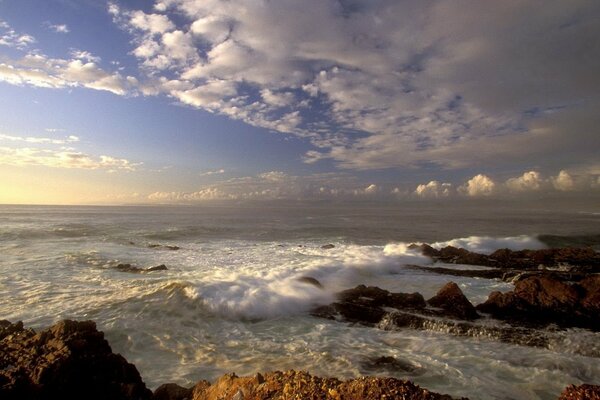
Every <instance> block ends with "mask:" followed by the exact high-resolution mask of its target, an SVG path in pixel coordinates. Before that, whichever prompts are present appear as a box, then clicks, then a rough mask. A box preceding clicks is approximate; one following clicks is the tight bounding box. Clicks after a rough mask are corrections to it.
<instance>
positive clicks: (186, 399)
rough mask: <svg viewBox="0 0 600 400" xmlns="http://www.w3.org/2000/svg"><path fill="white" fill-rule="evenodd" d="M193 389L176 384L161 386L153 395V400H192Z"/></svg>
mask: <svg viewBox="0 0 600 400" xmlns="http://www.w3.org/2000/svg"><path fill="white" fill-rule="evenodd" d="M192 393H193V390H192V389H186V388H184V387H181V386H179V385H176V384H174V383H165V384H164V385H160V386H159V387H158V388H157V389H156V390H155V391H154V395H153V400H190V399H191V398H192Z"/></svg>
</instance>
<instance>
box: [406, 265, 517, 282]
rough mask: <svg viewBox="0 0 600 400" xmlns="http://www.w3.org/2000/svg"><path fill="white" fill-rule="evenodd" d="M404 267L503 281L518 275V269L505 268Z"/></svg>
mask: <svg viewBox="0 0 600 400" xmlns="http://www.w3.org/2000/svg"><path fill="white" fill-rule="evenodd" d="M405 268H410V269H416V270H419V271H427V272H431V273H434V274H442V275H450V276H466V277H469V278H485V279H502V280H503V281H511V280H512V279H514V278H515V277H517V276H519V275H520V274H521V272H520V271H519V270H506V269H497V268H493V269H491V268H490V269H454V268H443V267H424V266H422V265H406V266H405Z"/></svg>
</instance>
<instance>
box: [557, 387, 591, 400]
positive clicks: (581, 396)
mask: <svg viewBox="0 0 600 400" xmlns="http://www.w3.org/2000/svg"><path fill="white" fill-rule="evenodd" d="M558 400H600V386H598V385H587V384H583V385H580V386H575V385H569V386H567V387H566V388H565V390H563V392H562V393H561V394H560V397H559V398H558Z"/></svg>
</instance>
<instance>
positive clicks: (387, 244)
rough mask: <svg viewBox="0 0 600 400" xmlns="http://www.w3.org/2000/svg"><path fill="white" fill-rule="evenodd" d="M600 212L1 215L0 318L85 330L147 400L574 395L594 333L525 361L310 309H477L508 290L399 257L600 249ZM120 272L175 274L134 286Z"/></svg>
mask: <svg viewBox="0 0 600 400" xmlns="http://www.w3.org/2000/svg"><path fill="white" fill-rule="evenodd" d="M598 208H599V207H598V206H596V205H595V204H594V203H591V204H579V205H578V206H576V207H574V206H573V205H572V204H553V205H548V204H546V205H545V206H544V207H542V206H540V205H539V204H535V203H534V204H529V205H525V204H521V205H518V206H517V205H515V204H514V203H499V202H495V203H492V202H477V203H476V202H464V203H405V204H402V205H394V206H390V205H388V206H366V205H363V206H359V205H351V206H347V205H346V206H342V205H335V206H334V205H319V206H310V207H307V206H282V205H281V204H275V205H270V206H269V207H265V206H254V207H252V206H227V207H225V206H222V207H216V206H214V207H209V206H205V207H199V206H194V207H191V206H188V207H186V206H179V207H166V206H165V207H147V206H139V207H51V206H0V319H8V320H11V321H17V320H22V321H23V322H24V323H25V324H26V325H27V326H30V327H33V328H35V329H42V328H45V327H47V326H49V325H51V324H53V323H55V322H57V321H59V320H61V319H65V318H70V319H78V320H85V319H92V320H94V321H96V323H97V325H98V328H99V329H100V330H102V331H104V332H105V334H106V338H107V339H108V340H109V342H110V344H111V346H112V348H113V350H114V351H115V352H118V353H121V354H123V355H124V356H125V357H126V358H127V359H128V361H130V362H132V363H134V364H135V365H136V366H137V368H138V370H139V371H140V373H141V375H142V377H143V379H144V381H145V382H146V384H147V385H148V386H149V387H151V388H155V387H157V386H158V385H160V384H162V383H166V382H176V383H179V384H180V385H184V386H186V385H187V386H189V385H192V384H193V383H194V382H196V381H198V380H200V379H207V380H213V379H215V378H217V377H218V376H220V375H222V374H224V373H229V372H235V373H236V374H238V375H244V374H253V373H255V372H257V371H270V370H284V369H290V368H293V369H302V370H307V371H309V372H311V373H313V374H317V375H321V376H335V377H338V378H353V377H357V376H360V375H364V374H370V375H381V376H394V377H397V378H402V379H410V380H412V381H414V382H416V383H417V384H420V385H422V386H423V387H426V388H428V389H430V390H433V391H438V392H443V393H448V394H451V395H453V396H469V397H470V398H472V399H537V398H542V399H553V398H556V397H557V396H558V394H559V393H560V391H561V390H562V389H563V388H564V387H565V386H567V385H568V384H580V383H584V382H586V383H595V384H600V335H598V334H594V333H591V332H589V331H586V330H581V329H570V330H566V331H556V332H549V333H548V335H549V336H550V337H551V338H552V340H551V341H550V343H551V344H550V346H549V348H534V347H526V346H519V345H514V344H507V343H501V342H498V341H496V340H493V339H490V338H487V337H486V336H485V335H481V336H480V337H457V336H453V335H451V334H448V333H446V332H445V331H444V328H443V327H442V326H441V327H440V328H439V329H435V327H432V329H430V330H426V331H416V330H411V329H400V330H393V331H384V330H380V329H377V328H373V327H365V326H360V325H353V324H349V323H343V322H337V321H330V320H325V319H319V318H316V317H313V316H311V315H310V313H309V312H310V310H311V309H312V308H314V307H315V306H319V305H324V304H329V303H330V302H332V301H333V299H334V294H335V293H336V292H338V291H340V290H344V289H348V288H352V287H354V286H356V285H358V284H366V285H376V286H379V287H381V288H384V289H387V290H391V291H397V292H409V293H412V292H420V293H421V294H423V296H425V298H428V297H430V296H433V295H434V294H435V293H436V291H437V290H438V289H439V288H440V287H441V286H443V285H444V284H445V283H446V282H448V281H450V280H452V281H455V282H457V283H458V284H459V286H460V287H461V289H462V290H463V291H464V293H465V295H466V296H467V297H468V298H469V299H470V300H471V302H473V303H474V304H478V303H481V302H483V301H485V299H486V298H487V295H488V294H489V293H490V292H491V291H493V290H500V291H508V290H511V288H512V285H511V284H509V283H506V282H503V281H500V280H488V279H477V278H465V277H454V276H452V277H450V276H444V275H437V274H433V273H429V272H427V271H417V270H414V269H411V268H407V267H406V266H407V265H424V266H427V265H430V264H431V260H429V259H428V258H426V257H424V256H422V255H420V254H418V253H417V252H415V251H412V250H410V249H409V248H408V245H409V244H410V243H430V244H432V245H433V246H434V247H438V248H439V247H443V246H445V245H454V246H459V247H464V248H467V249H470V250H473V251H479V252H483V253H490V252H492V251H494V250H495V249H498V248H511V249H522V248H544V247H547V246H548V245H549V244H550V245H553V246H557V245H563V246H568V245H573V244H579V245H580V244H586V245H591V246H595V248H596V249H597V250H598V245H599V244H600V235H599V234H600V213H599V212H598V211H599V210H598ZM326 244H333V245H334V246H335V247H333V248H330V249H324V248H322V246H323V245H326ZM169 246H171V247H169ZM173 246H176V247H173ZM176 248H178V249H176ZM118 264H131V265H132V266H133V267H138V268H147V267H152V266H157V265H160V264H164V265H166V266H167V268H168V270H166V271H156V272H150V273H127V272H123V271H119V270H118V269H116V268H115V267H116V266H117V265H118ZM445 266H446V267H451V268H461V266H460V265H445ZM468 268H471V269H472V268H475V267H472V266H469V267H468ZM301 277H312V278H315V279H317V280H318V281H319V282H320V283H321V284H322V286H323V288H322V289H321V288H318V287H316V286H314V285H310V284H307V283H304V282H302V281H300V280H299V279H298V278H301ZM383 356H392V357H395V358H396V359H398V360H401V361H402V362H403V363H406V364H408V365H410V366H411V368H409V369H407V370H406V371H402V370H394V369H390V370H386V369H377V370H373V369H372V366H369V361H371V360H373V359H374V358H377V357H383Z"/></svg>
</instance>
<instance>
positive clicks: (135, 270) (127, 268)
mask: <svg viewBox="0 0 600 400" xmlns="http://www.w3.org/2000/svg"><path fill="white" fill-rule="evenodd" d="M115 269H116V270H118V271H121V272H128V273H130V274H141V273H143V272H153V271H166V270H168V268H167V266H166V265H164V264H161V265H157V266H155V267H148V268H140V267H135V266H133V265H131V264H118V265H117V266H116V267H115Z"/></svg>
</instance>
